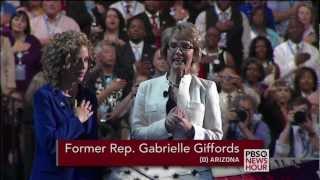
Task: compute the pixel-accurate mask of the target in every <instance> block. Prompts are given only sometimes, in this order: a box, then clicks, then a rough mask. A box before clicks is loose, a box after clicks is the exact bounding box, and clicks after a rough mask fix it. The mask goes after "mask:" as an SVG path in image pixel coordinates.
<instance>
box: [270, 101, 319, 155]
mask: <svg viewBox="0 0 320 180" xmlns="http://www.w3.org/2000/svg"><path fill="white" fill-rule="evenodd" d="M310 108H311V104H310V102H309V101H308V100H307V99H305V98H301V97H300V98H296V99H295V100H294V101H293V102H292V103H291V104H290V109H289V119H288V120H289V121H288V123H287V124H286V126H285V128H284V130H283V131H282V132H281V134H280V136H279V138H278V139H277V142H276V147H275V155H274V156H275V157H295V158H312V157H313V158H319V150H320V149H319V147H320V144H319V142H320V136H319V128H318V127H317V126H314V124H313V122H312V119H311V114H310Z"/></svg>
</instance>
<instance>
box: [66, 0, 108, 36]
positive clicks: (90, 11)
mask: <svg viewBox="0 0 320 180" xmlns="http://www.w3.org/2000/svg"><path fill="white" fill-rule="evenodd" d="M66 6H67V9H66V15H67V16H69V17H71V18H72V19H74V20H75V21H76V22H77V23H78V25H79V27H80V29H81V31H82V32H84V33H85V34H86V35H87V36H90V33H91V32H92V31H98V32H99V31H100V32H101V31H102V24H103V15H104V13H105V8H104V6H103V5H100V4H98V3H97V2H94V1H91V0H89V1H66ZM98 6H101V8H102V10H101V11H102V12H101V13H100V11H99V8H98Z"/></svg>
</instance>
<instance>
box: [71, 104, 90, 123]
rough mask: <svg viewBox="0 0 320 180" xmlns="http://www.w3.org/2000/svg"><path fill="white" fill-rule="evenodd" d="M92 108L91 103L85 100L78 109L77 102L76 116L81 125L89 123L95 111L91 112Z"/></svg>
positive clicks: (75, 107) (75, 106)
mask: <svg viewBox="0 0 320 180" xmlns="http://www.w3.org/2000/svg"><path fill="white" fill-rule="evenodd" d="M91 108H92V106H91V104H90V101H85V100H83V101H82V102H81V104H80V106H79V107H78V101H77V100H76V101H75V105H74V109H75V114H76V116H77V117H78V119H79V120H80V122H81V123H84V122H86V121H88V119H89V118H90V117H91V116H92V114H93V111H92V110H91Z"/></svg>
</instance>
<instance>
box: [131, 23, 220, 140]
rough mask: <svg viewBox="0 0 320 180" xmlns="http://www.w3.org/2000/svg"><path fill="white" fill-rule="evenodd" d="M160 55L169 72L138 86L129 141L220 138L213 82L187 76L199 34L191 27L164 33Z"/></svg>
mask: <svg viewBox="0 0 320 180" xmlns="http://www.w3.org/2000/svg"><path fill="white" fill-rule="evenodd" d="M162 41H163V42H162V47H161V53H162V55H163V56H164V57H165V58H166V60H167V61H168V63H169V65H170V70H169V72H168V73H167V74H166V75H164V76H160V77H158V78H154V79H151V80H148V81H145V82H143V83H141V84H140V86H139V89H138V92H137V95H136V98H135V103H134V107H133V112H132V117H131V129H132V132H131V135H132V136H131V137H132V138H133V139H170V138H173V139H195V140H219V139H221V138H222V134H223V133H222V128H221V113H220V107H219V95H218V92H217V88H216V84H215V83H214V82H213V81H209V80H204V79H201V78H198V77H196V76H194V75H192V74H191V73H190V69H191V66H192V64H193V63H197V61H198V60H199V59H200V45H199V43H200V36H199V32H198V31H197V29H196V28H195V26H194V25H192V24H191V23H181V24H178V25H176V26H175V27H173V28H170V29H168V30H166V31H165V34H163V39H162Z"/></svg>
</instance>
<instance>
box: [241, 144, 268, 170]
mask: <svg viewBox="0 0 320 180" xmlns="http://www.w3.org/2000/svg"><path fill="white" fill-rule="evenodd" d="M243 168H244V171H245V172H269V149H245V150H244V167H243Z"/></svg>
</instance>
